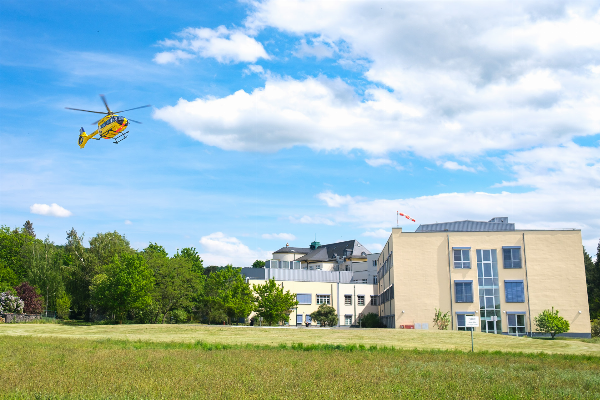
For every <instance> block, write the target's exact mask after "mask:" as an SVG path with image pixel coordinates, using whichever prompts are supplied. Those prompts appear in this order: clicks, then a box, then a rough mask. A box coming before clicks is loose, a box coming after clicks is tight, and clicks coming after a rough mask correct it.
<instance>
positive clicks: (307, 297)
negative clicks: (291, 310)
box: [296, 293, 312, 304]
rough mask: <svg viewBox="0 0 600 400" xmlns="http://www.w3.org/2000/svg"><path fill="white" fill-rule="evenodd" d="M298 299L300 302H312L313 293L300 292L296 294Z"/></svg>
mask: <svg viewBox="0 0 600 400" xmlns="http://www.w3.org/2000/svg"><path fill="white" fill-rule="evenodd" d="M296 300H298V304H312V295H311V294H310V293H298V294H296Z"/></svg>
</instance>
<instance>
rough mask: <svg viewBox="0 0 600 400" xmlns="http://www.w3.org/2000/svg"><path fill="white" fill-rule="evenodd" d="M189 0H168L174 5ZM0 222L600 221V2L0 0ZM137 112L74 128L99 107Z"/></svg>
mask: <svg viewBox="0 0 600 400" xmlns="http://www.w3.org/2000/svg"><path fill="white" fill-rule="evenodd" d="M174 4H176V5H174ZM0 40H1V42H0V140H1V142H0V146H1V147H0V151H1V154H0V156H1V157H0V178H1V183H0V185H1V186H0V196H1V197H0V223H1V224H3V225H8V226H10V227H15V226H22V224H23V223H24V222H25V220H27V219H29V220H31V221H32V222H33V224H34V228H35V229H36V232H37V234H38V236H42V237H43V236H45V235H49V236H50V239H51V240H53V241H55V242H56V243H64V241H65V236H66V234H65V232H66V231H67V230H69V229H70V228H71V227H75V229H77V230H78V232H80V233H85V236H86V237H87V238H90V237H92V236H94V235H95V234H96V233H98V232H106V231H114V230H116V231H118V232H120V233H122V234H125V235H126V236H127V238H128V239H129V240H130V241H131V243H132V245H133V246H134V247H135V248H140V249H141V248H144V247H145V246H146V245H147V244H148V243H149V242H157V243H159V244H162V245H163V246H165V247H166V248H167V250H168V251H169V252H170V253H173V252H175V251H176V249H178V248H182V247H188V246H192V247H196V248H197V249H198V251H199V252H200V253H201V254H202V256H203V258H204V259H205V261H206V263H207V264H214V265H223V264H226V263H233V264H234V265H236V266H248V265H249V264H250V263H252V261H253V260H255V259H266V258H268V257H269V254H270V252H271V251H273V250H276V249H278V248H280V247H282V246H284V245H285V244H286V243H289V244H290V245H292V246H301V247H305V246H307V245H308V244H309V243H310V242H311V241H312V240H314V239H315V237H316V238H317V240H319V241H320V242H322V243H330V242H335V241H340V240H348V239H358V240H359V241H360V242H361V243H363V244H364V245H365V246H366V247H367V248H369V249H370V250H371V251H378V250H379V249H380V248H381V247H382V245H383V244H384V243H385V241H386V240H387V236H388V235H389V232H390V230H391V227H392V226H395V225H396V212H397V211H400V212H403V213H406V214H408V215H410V216H411V217H413V218H414V219H415V220H416V223H414V222H410V221H408V220H403V221H401V225H402V227H403V229H404V230H407V231H413V230H414V229H416V227H417V226H418V224H419V223H434V222H444V221H454V220H465V219H471V220H484V221H487V220H489V219H490V218H492V217H497V216H506V217H508V218H509V220H510V221H511V222H515V223H516V227H517V229H555V228H577V229H581V230H582V236H583V241H584V245H585V246H586V247H587V249H588V251H589V252H593V253H595V248H596V245H597V243H598V239H599V238H600V4H599V3H598V2H597V1H594V2H588V3H586V2H561V1H553V2H540V1H537V2H500V1H495V2H483V1H482V2H475V1H474V2H464V1H462V2H449V1H444V2H402V1H397V2H393V1H383V2H377V1H372V0H369V1H347V2H344V1H327V2H324V1H295V0H285V1H237V2H236V1H231V2H228V1H223V2H214V1H206V2H199V1H189V2H183V1H181V2H177V3H173V2H169V1H148V0H144V1H125V2H102V1H95V2H80V1H61V2H51V3H48V2H43V1H39V2H35V1H30V2H22V1H9V0H7V1H3V2H2V12H1V13H0ZM100 93H103V94H105V95H106V97H107V99H108V101H109V105H111V108H113V109H124V108H132V107H136V106H140V105H144V104H152V108H146V109H141V110H136V111H131V112H129V113H125V116H126V117H130V118H133V119H136V120H139V121H142V122H143V124H142V125H131V126H130V127H129V130H130V134H129V137H128V139H127V140H125V141H123V142H121V143H119V144H118V145H115V144H113V143H111V142H110V141H108V140H106V141H104V140H103V141H100V142H96V141H91V142H89V143H88V145H87V146H86V148H85V149H83V150H82V149H79V147H78V146H77V137H78V131H79V128H80V127H82V126H83V127H84V128H85V129H86V131H88V132H91V131H93V129H94V128H93V126H92V125H91V123H92V122H93V121H94V120H95V118H94V115H93V114H87V113H82V112H75V111H68V110H65V109H64V107H74V108H84V109H89V110H99V111H101V110H102V109H103V105H102V103H101V101H100V98H99V97H98V94H100Z"/></svg>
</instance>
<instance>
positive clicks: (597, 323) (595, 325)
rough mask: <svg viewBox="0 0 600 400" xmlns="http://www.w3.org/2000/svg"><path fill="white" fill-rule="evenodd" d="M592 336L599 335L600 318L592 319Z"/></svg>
mask: <svg viewBox="0 0 600 400" xmlns="http://www.w3.org/2000/svg"><path fill="white" fill-rule="evenodd" d="M592 337H600V318H596V319H595V320H593V321H592Z"/></svg>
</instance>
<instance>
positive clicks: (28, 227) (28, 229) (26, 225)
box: [23, 220, 35, 239]
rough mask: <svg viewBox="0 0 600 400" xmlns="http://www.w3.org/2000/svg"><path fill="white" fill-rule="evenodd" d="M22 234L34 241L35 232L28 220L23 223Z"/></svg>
mask: <svg viewBox="0 0 600 400" xmlns="http://www.w3.org/2000/svg"><path fill="white" fill-rule="evenodd" d="M23 232H24V233H26V234H27V235H29V236H31V237H32V238H34V239H35V231H34V230H33V224H32V223H31V221H30V220H27V221H25V223H24V224H23Z"/></svg>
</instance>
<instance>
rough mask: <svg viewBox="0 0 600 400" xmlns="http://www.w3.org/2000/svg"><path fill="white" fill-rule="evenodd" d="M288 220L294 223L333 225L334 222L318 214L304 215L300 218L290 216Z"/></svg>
mask: <svg viewBox="0 0 600 400" xmlns="http://www.w3.org/2000/svg"><path fill="white" fill-rule="evenodd" d="M290 222H291V223H294V224H317V225H335V222H333V221H331V220H330V219H329V218H325V217H319V216H315V217H309V216H308V215H304V216H303V217H301V218H296V217H290Z"/></svg>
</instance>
